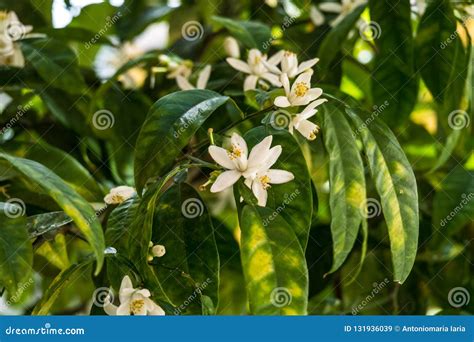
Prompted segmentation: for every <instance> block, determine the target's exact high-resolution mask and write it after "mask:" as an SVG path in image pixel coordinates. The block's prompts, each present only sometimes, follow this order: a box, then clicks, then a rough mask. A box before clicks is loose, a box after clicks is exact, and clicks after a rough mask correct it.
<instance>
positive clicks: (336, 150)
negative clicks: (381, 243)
mask: <svg viewBox="0 0 474 342" xmlns="http://www.w3.org/2000/svg"><path fill="white" fill-rule="evenodd" d="M322 113H323V126H322V130H323V132H324V134H323V137H324V145H325V147H326V150H327V152H328V155H329V184H330V194H329V205H330V208H331V233H332V238H333V265H332V268H331V270H330V272H334V271H336V270H337V269H338V268H339V267H340V266H341V265H342V263H343V262H344V260H346V258H347V256H348V255H349V252H350V251H351V250H352V247H353V246H354V243H355V241H356V239H357V234H358V232H359V227H360V226H361V224H362V221H363V220H364V219H365V218H364V217H363V214H364V212H365V209H366V208H365V204H366V191H365V175H364V165H363V163H362V158H361V156H360V151H359V149H358V148H357V143H356V140H355V137H354V134H353V132H352V129H351V126H350V125H349V123H348V121H347V119H346V118H345V115H344V114H343V113H342V112H341V111H340V110H339V109H338V108H337V107H336V106H334V105H330V104H328V105H325V106H324V107H323V110H322Z"/></svg>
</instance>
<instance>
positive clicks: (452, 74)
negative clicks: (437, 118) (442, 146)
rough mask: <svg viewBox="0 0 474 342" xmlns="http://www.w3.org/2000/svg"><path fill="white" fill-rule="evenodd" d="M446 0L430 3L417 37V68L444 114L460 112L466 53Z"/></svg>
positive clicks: (454, 18) (466, 62)
mask: <svg viewBox="0 0 474 342" xmlns="http://www.w3.org/2000/svg"><path fill="white" fill-rule="evenodd" d="M456 26H457V21H456V17H455V15H454V12H453V8H452V6H451V4H450V1H449V0H434V1H432V2H431V3H430V4H429V5H428V7H427V9H426V11H425V14H424V15H423V17H422V18H421V22H420V25H419V27H418V32H417V37H416V49H417V62H418V63H419V64H418V69H419V70H420V72H421V76H422V78H423V81H424V82H425V84H426V86H427V87H428V89H429V90H430V92H431V93H432V94H433V97H434V98H435V100H436V101H437V102H438V103H440V104H442V105H443V107H444V115H447V113H449V112H451V111H453V110H455V109H459V105H460V103H461V99H462V96H463V94H464V84H465V82H466V77H467V69H468V68H467V66H468V63H469V59H468V58H469V53H468V52H467V51H466V50H465V48H464V46H463V44H462V41H461V38H460V36H459V34H458V33H457V31H456Z"/></svg>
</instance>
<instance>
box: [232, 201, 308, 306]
mask: <svg viewBox="0 0 474 342" xmlns="http://www.w3.org/2000/svg"><path fill="white" fill-rule="evenodd" d="M272 213H273V211H272V210H271V209H269V208H263V207H254V206H250V205H246V206H244V208H243V209H242V214H241V216H240V227H241V240H240V244H241V258H242V265H243V270H244V276H245V281H246V285H247V293H248V299H249V305H250V312H251V313H252V314H255V315H304V314H306V310H307V305H308V270H307V267H306V260H305V256H304V252H303V249H302V248H301V245H300V243H299V240H298V238H297V236H296V235H295V233H294V231H293V229H291V226H290V225H289V224H288V223H287V222H286V221H285V220H284V219H283V218H282V217H281V216H276V217H275V219H274V220H272V221H270V222H269V223H268V224H264V223H263V222H264V220H265V218H266V217H269V215H272Z"/></svg>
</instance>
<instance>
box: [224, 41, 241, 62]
mask: <svg viewBox="0 0 474 342" xmlns="http://www.w3.org/2000/svg"><path fill="white" fill-rule="evenodd" d="M224 50H225V52H226V54H227V55H228V56H229V57H233V58H240V47H239V43H238V42H237V40H235V38H232V37H227V38H226V39H225V40H224Z"/></svg>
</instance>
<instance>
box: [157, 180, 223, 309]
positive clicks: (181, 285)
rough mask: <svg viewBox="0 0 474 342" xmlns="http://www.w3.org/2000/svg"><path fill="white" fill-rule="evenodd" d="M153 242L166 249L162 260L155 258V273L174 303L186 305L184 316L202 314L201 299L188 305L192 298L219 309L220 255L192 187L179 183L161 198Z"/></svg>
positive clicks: (206, 216) (206, 215)
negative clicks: (207, 300) (209, 303)
mask: <svg viewBox="0 0 474 342" xmlns="http://www.w3.org/2000/svg"><path fill="white" fill-rule="evenodd" d="M151 240H152V242H153V244H154V245H157V244H159V245H163V246H165V248H166V254H165V255H164V256H163V257H161V258H155V259H154V271H155V274H156V277H157V278H158V280H159V281H160V283H161V284H162V286H163V289H164V291H165V292H166V293H167V295H168V297H170V298H171V300H172V301H173V303H175V304H176V305H177V306H178V308H180V306H181V305H185V306H186V308H185V309H184V310H183V312H181V313H184V312H186V313H187V314H202V306H201V303H200V302H202V300H196V301H193V302H191V303H189V304H187V302H188V298H189V297H190V296H193V295H194V296H198V297H199V298H201V296H207V297H208V298H209V299H210V300H211V303H214V305H215V306H217V304H218V289H219V254H218V252H217V246H216V241H215V238H214V228H213V226H212V222H211V219H210V214H209V212H208V210H207V208H206V206H205V205H204V202H203V201H202V199H201V197H200V195H199V193H197V192H196V190H194V189H193V188H192V187H191V186H190V185H188V184H185V183H180V184H176V185H174V186H172V187H171V188H170V189H169V190H167V191H166V192H165V193H164V194H163V195H162V196H161V198H160V200H159V202H158V206H157V208H156V211H155V218H154V222H153V234H152V239H151ZM202 305H204V303H203V302H202Z"/></svg>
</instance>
